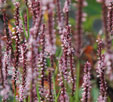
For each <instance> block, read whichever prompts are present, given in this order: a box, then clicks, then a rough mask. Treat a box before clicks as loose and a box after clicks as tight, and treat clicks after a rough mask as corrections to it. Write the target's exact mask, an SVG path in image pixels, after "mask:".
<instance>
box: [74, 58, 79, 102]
mask: <svg viewBox="0 0 113 102" xmlns="http://www.w3.org/2000/svg"><path fill="white" fill-rule="evenodd" d="M79 81H80V59H78V63H77V80H76V94H75V95H76V96H75V99H76V102H79Z"/></svg>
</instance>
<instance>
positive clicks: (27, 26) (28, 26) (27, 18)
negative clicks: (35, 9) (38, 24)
mask: <svg viewBox="0 0 113 102" xmlns="http://www.w3.org/2000/svg"><path fill="white" fill-rule="evenodd" d="M27 30H28V39H29V35H30V33H29V9H28V8H27Z"/></svg>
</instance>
